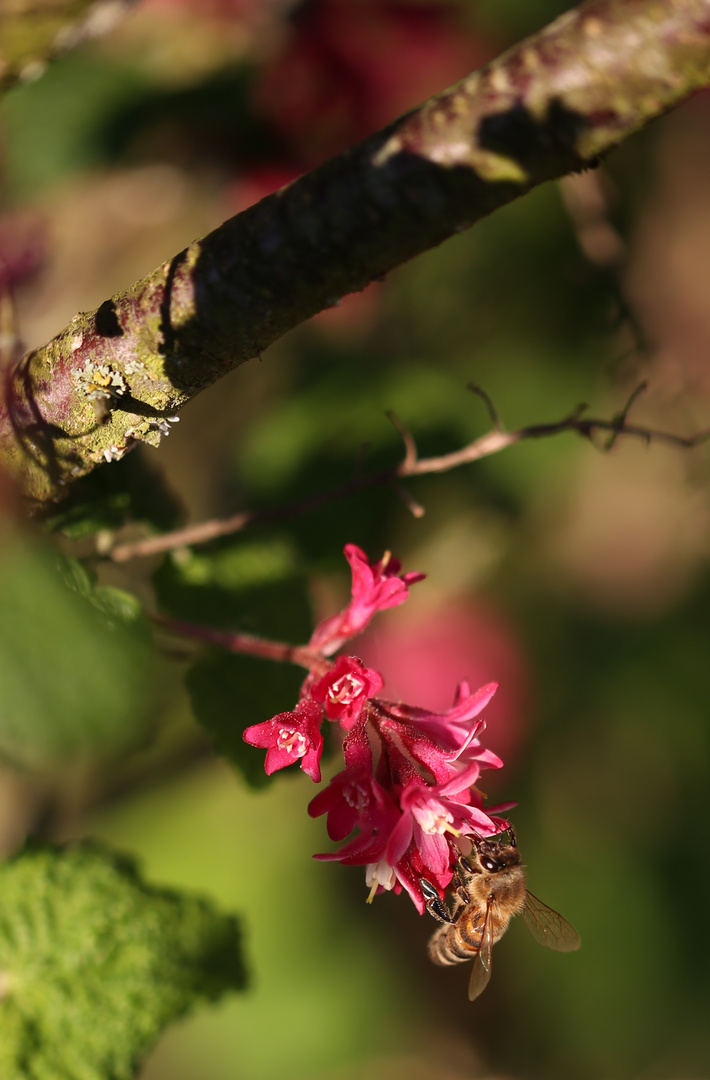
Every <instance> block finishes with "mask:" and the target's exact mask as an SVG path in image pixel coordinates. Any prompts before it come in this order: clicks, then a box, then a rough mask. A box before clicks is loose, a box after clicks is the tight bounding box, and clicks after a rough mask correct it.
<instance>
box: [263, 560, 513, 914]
mask: <svg viewBox="0 0 710 1080" xmlns="http://www.w3.org/2000/svg"><path fill="white" fill-rule="evenodd" d="M345 556H346V558H347V560H348V562H349V563H350V567H351V569H352V576H353V585H352V600H351V601H350V603H349V604H348V606H347V607H346V608H345V609H344V611H342V612H340V614H339V615H335V616H333V617H332V618H329V619H326V620H325V621H324V622H322V623H320V625H319V626H318V627H317V628H316V630H315V631H314V633H313V636H312V637H311V640H310V642H309V644H308V646H307V649H306V650H304V651H305V653H306V654H307V655H308V656H309V657H310V661H311V662H310V670H309V673H308V675H307V676H306V679H305V681H304V683H303V687H302V689H301V695H300V700H299V702H298V704H297V705H296V708H295V709H293V711H291V712H285V713H280V714H279V715H278V716H275V717H273V718H272V719H271V720H267V721H266V722H265V723H263V724H255V725H253V726H252V727H249V728H247V729H246V731H245V732H244V739H245V740H246V742H248V743H250V744H251V745H252V746H260V747H263V748H265V749H266V751H267V753H266V763H265V768H266V772H267V773H272V772H275V771H276V770H277V769H282V768H284V766H286V765H290V764H292V763H294V762H297V761H298V762H300V766H301V768H302V769H303V771H304V772H305V773H307V774H308V775H309V776H310V777H311V779H312V780H314V781H316V782H318V781H319V780H320V757H321V753H322V749H323V736H322V735H321V726H322V723H323V720H324V719H327V720H329V721H332V722H333V723H337V724H338V725H339V726H340V728H341V729H342V732H343V756H344V759H345V768H344V769H343V770H342V771H341V772H339V773H338V774H337V775H336V776H335V777H333V779H332V780H331V782H330V784H329V785H328V786H327V787H326V788H325V789H324V790H322V791H320V792H319V793H318V794H317V795H316V796H315V798H314V799H313V800H312V801H311V803H310V806H309V813H310V814H311V816H312V817H319V816H320V815H321V814H327V829H328V835H329V836H330V838H331V839H332V840H335V841H342V840H346V838H347V837H349V836H350V834H351V833H353V832H355V836H354V837H353V838H352V839H349V840H347V842H346V843H345V844H344V846H343V847H341V848H340V849H339V850H338V851H335V852H333V853H331V854H325V855H317V856H316V858H318V859H325V860H333V861H337V862H341V863H346V864H348V865H360V866H365V867H366V872H365V877H366V882H367V884H368V886H370V899H372V897H373V896H374V895H375V893H376V892H378V891H380V890H388V889H393V890H394V891H395V892H401V891H402V889H405V890H406V891H407V892H408V893H409V896H410V897H411V899H412V901H413V902H414V904H415V906H416V908H417V910H418V911H419V912H420V913H421V912H423V911H424V909H425V906H426V902H425V898H424V895H423V893H422V887H421V879H423V878H424V879H426V880H427V881H429V882H430V883H431V884H432V885H434V886H435V887H436V888H437V889H438V891H439V893H440V895H441V896H443V895H444V891H445V890H446V887H447V886H448V884H449V882H450V881H451V878H452V876H453V873H454V869H455V865H456V860H457V859H458V857H459V856H460V855H461V854H462V853H463V854H468V852H469V851H470V850H471V847H472V842H471V839H470V837H472V836H473V837H484V836H493V835H494V834H496V833H498V832H501V831H502V830H503V829H505V828H506V827H507V824H508V823H507V821H506V820H505V819H504V818H500V817H497V816H495V815H493V814H492V811H490V810H489V811H488V812H485V811H484V810H483V800H482V795H481V793H480V792H479V790H478V789H477V788H476V783H477V781H478V778H479V776H480V773H481V770H482V769H485V768H494V769H497V768H499V767H500V766H501V765H502V764H503V762H502V761H501V760H500V758H498V757H496V755H495V754H493V753H491V751H490V750H486V749H485V748H484V747H483V746H482V745H481V743H480V741H479V739H478V736H479V735H480V733H481V732H482V731H483V728H484V721H483V719H482V718H481V716H480V713H481V712H482V711H483V709H484V708H485V706H486V705H487V704H488V702H489V701H490V699H491V698H492V697H493V694H494V693H495V691H496V689H497V684H496V683H489V684H488V685H487V686H484V687H482V688H481V689H480V690H477V691H476V692H475V693H471V691H470V688H469V686H468V685H467V684H466V683H461V684H460V686H459V687H458V689H457V692H456V697H455V700H454V704H453V707H452V708H451V709H449V710H448V711H447V712H444V713H433V712H428V711H427V710H425V709H421V708H416V707H414V706H410V705H405V704H403V703H401V702H391V701H386V700H384V699H382V698H379V697H377V695H378V694H379V692H380V690H382V687H383V685H384V682H383V679H382V676H381V675H380V674H379V672H377V671H373V670H371V669H369V668H366V667H365V666H364V664H363V663H362V662H361V661H360V660H358V659H357V657H355V656H344V655H341V656H339V657H338V658H337V659H336V660H335V661H332V660H329V659H328V657H329V656H331V655H332V654H333V653H334V652H336V651H337V650H338V649H339V648H341V646H342V645H343V644H344V643H345V642H346V641H347V640H348V639H349V638H351V637H353V636H354V635H355V634H358V633H360V632H361V631H362V630H363V629H364V628H365V626H366V625H367V624H368V622H369V621H370V619H371V618H372V616H373V615H374V614H375V613H376V612H377V611H382V610H384V609H385V608H389V607H394V606H396V605H398V604H401V603H403V602H404V601H405V600H406V599H407V596H408V594H409V586H410V585H412V584H414V583H415V582H417V581H420V580H421V579H422V578H423V576H424V575H423V574H417V573H410V574H401V573H400V564H399V562H398V561H397V560H396V559H394V558H392V557H391V555H389V553H387V554H386V555H385V556H384V557H383V558H382V559H380V561H379V562H376V563H370V562H369V561H368V559H367V556H366V555H365V554H364V552H363V551H361V550H360V548H358V547H356V546H355V545H354V544H348V545H347V546H346V548H345ZM494 809H497V810H499V811H500V810H504V809H506V807H496V808H494Z"/></svg>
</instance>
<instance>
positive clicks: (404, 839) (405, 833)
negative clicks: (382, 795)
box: [385, 814, 414, 866]
mask: <svg viewBox="0 0 710 1080" xmlns="http://www.w3.org/2000/svg"><path fill="white" fill-rule="evenodd" d="M413 833H414V822H413V820H412V815H411V814H402V816H401V818H400V819H399V821H398V822H397V824H396V825H395V827H394V829H393V830H392V832H391V833H390V838H389V840H388V841H387V847H386V849H385V858H386V859H387V862H388V863H389V864H390V866H395V865H396V863H398V862H399V861H400V859H402V858H403V856H404V855H405V853H406V851H407V849H408V848H409V845H410V844H411V842H412V836H413Z"/></svg>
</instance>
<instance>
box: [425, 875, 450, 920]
mask: <svg viewBox="0 0 710 1080" xmlns="http://www.w3.org/2000/svg"><path fill="white" fill-rule="evenodd" d="M419 884H420V885H421V889H422V893H423V895H424V900H425V901H426V909H427V911H428V912H429V914H430V915H431V916H432V918H434V919H436V920H437V922H442V923H451V922H453V921H454V920H453V919H452V918H451V915H450V914H449V909H448V908H447V906H446V904H445V903H444V901H443V900H442V899H441V897H440V896H439V894H438V892H437V891H436V889H435V888H434V886H433V885H432V883H431V882H430V881H427V879H426V878H419Z"/></svg>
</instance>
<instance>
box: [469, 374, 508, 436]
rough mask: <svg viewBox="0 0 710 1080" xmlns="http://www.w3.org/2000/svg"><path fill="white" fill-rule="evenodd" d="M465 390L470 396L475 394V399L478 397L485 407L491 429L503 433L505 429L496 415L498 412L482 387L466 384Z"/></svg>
mask: <svg viewBox="0 0 710 1080" xmlns="http://www.w3.org/2000/svg"><path fill="white" fill-rule="evenodd" d="M466 389H467V390H470V391H471V393H472V394H475V395H476V396H477V397H479V398H480V399H481V401H482V402H483V404H484V405H485V406H486V410H487V411H488V416H489V417H490V421H491V427H492V428H493V430H494V431H504V430H505V428H504V426H503V422H502V420H501V418H500V416H499V415H498V410H497V409H496V407H495V405H494V404H493V401H492V400H491V398H490V397H489V396H488V394H487V393H486V391H485V390H484V389H483V387H482V386H476V385H475V383H467V384H466Z"/></svg>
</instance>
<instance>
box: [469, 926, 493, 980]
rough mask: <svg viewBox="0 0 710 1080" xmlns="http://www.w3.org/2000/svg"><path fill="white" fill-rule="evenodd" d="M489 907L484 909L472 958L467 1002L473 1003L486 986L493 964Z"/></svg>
mask: <svg viewBox="0 0 710 1080" xmlns="http://www.w3.org/2000/svg"><path fill="white" fill-rule="evenodd" d="M489 910H490V905H489V907H488V908H486V919H485V922H484V924H483V933H482V935H481V945H480V948H479V950H478V952H477V953H476V955H475V956H474V958H473V968H472V969H471V978H470V979H469V982H468V1000H469V1001H475V1000H476V998H477V997H478V995H479V994H482V993H483V991H484V990H485V989H486V987H487V986H488V980H489V979H490V977H491V964H492V963H493V933H492V926H491V922H490V920H489V918H488V911H489Z"/></svg>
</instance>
